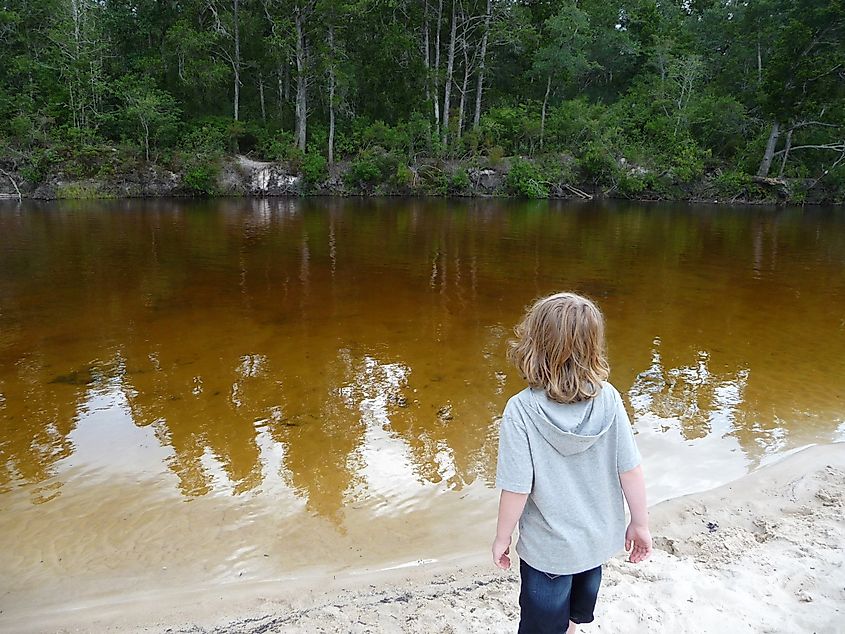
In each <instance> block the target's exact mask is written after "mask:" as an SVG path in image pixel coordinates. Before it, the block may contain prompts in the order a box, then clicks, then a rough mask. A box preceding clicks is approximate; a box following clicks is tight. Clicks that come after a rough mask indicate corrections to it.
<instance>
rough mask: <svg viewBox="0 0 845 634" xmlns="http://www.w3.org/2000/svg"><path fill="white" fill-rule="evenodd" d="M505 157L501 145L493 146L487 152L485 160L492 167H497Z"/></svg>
mask: <svg viewBox="0 0 845 634" xmlns="http://www.w3.org/2000/svg"><path fill="white" fill-rule="evenodd" d="M504 157H505V149H504V148H503V147H502V146H501V145H494V146H493V147H491V148H490V150H489V151H488V152H487V160H488V161H489V163H490V165H491V166H492V167H499V166H500V165H501V164H502V159H503V158H504Z"/></svg>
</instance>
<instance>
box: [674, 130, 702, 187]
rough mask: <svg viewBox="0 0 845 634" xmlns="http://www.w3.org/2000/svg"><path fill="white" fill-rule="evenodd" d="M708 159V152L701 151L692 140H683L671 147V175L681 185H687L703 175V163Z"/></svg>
mask: <svg viewBox="0 0 845 634" xmlns="http://www.w3.org/2000/svg"><path fill="white" fill-rule="evenodd" d="M709 158H710V150H703V149H702V148H701V147H699V146H698V144H697V143H696V142H695V141H693V140H692V139H684V140H682V141H679V142H677V143H674V144H673V146H672V155H671V159H670V160H671V170H672V175H673V176H674V177H675V178H676V179H677V180H679V181H681V182H683V183H689V182H691V181H693V180H695V179H696V178H698V177H700V176H701V175H702V174H703V173H704V162H705V161H706V160H707V159H709Z"/></svg>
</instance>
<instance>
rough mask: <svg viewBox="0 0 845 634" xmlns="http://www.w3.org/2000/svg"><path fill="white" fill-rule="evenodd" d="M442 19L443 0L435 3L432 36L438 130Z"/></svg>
mask: <svg viewBox="0 0 845 634" xmlns="http://www.w3.org/2000/svg"><path fill="white" fill-rule="evenodd" d="M442 21H443V0H438V3H437V34H436V36H435V38H434V130H435V132H436V133H439V132H440V23H441V22H442Z"/></svg>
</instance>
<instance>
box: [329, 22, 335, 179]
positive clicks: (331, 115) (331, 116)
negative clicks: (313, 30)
mask: <svg viewBox="0 0 845 634" xmlns="http://www.w3.org/2000/svg"><path fill="white" fill-rule="evenodd" d="M329 55H331V62H329V165H330V166H331V165H334V88H335V78H334V26H333V25H331V24H330V25H329Z"/></svg>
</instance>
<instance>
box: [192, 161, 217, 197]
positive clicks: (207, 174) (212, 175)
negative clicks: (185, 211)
mask: <svg viewBox="0 0 845 634" xmlns="http://www.w3.org/2000/svg"><path fill="white" fill-rule="evenodd" d="M215 180H216V169H215V167H214V166H212V165H209V164H205V165H195V166H194V167H192V168H190V169H188V170H187V171H186V172H185V180H184V182H185V186H186V187H187V188H188V190H189V192H190V193H191V194H193V195H194V196H213V195H214V193H215V191H216V187H215Z"/></svg>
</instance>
